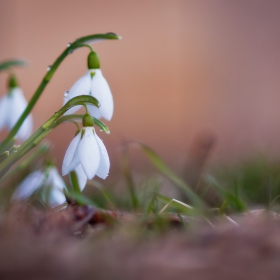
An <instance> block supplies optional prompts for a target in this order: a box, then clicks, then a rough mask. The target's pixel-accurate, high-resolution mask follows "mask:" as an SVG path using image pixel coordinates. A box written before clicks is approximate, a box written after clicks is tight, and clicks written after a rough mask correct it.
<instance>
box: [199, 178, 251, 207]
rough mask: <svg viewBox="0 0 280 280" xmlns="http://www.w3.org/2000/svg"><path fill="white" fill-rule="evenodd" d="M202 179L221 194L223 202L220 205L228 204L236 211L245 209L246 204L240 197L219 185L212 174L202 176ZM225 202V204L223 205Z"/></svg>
mask: <svg viewBox="0 0 280 280" xmlns="http://www.w3.org/2000/svg"><path fill="white" fill-rule="evenodd" d="M204 180H205V181H206V182H207V183H209V184H210V185H211V186H212V187H214V188H215V189H216V190H217V191H218V193H219V194H220V195H221V196H222V198H223V201H224V202H223V204H222V206H221V207H224V208H226V207H227V206H230V207H231V208H233V209H234V210H235V211H238V212H243V211H246V210H247V206H246V204H245V203H244V202H243V201H242V200H241V199H240V197H239V196H238V195H236V194H234V193H232V192H230V191H228V190H226V189H225V188H223V187H222V186H220V184H219V182H218V181H217V180H216V179H215V178H214V177H213V176H210V175H207V176H205V177H204ZM225 203H226V206H224V204H225ZM222 212H225V209H222Z"/></svg>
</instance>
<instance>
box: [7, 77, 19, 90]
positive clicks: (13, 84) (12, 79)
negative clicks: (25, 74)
mask: <svg viewBox="0 0 280 280" xmlns="http://www.w3.org/2000/svg"><path fill="white" fill-rule="evenodd" d="M16 87H18V81H17V79H16V76H15V75H13V74H12V75H11V76H10V77H9V80H8V89H9V90H12V89H13V88H16Z"/></svg>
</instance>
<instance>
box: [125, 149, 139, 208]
mask: <svg viewBox="0 0 280 280" xmlns="http://www.w3.org/2000/svg"><path fill="white" fill-rule="evenodd" d="M121 170H122V173H123V175H124V178H125V179H126V183H127V187H128V190H129V193H130V197H131V202H132V205H133V209H134V210H137V209H138V208H139V199H138V195H137V192H136V188H135V183H134V181H133V177H132V174H131V170H130V168H129V164H128V151H127V149H125V150H124V151H123V153H122V158H121Z"/></svg>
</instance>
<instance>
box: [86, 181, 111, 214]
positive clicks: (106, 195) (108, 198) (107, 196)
mask: <svg viewBox="0 0 280 280" xmlns="http://www.w3.org/2000/svg"><path fill="white" fill-rule="evenodd" d="M88 185H90V186H94V187H96V188H97V189H98V190H100V192H101V193H102V195H103V197H104V198H105V200H106V201H107V203H108V205H109V206H110V207H111V208H112V209H116V204H115V202H114V201H113V198H112V196H111V194H110V193H109V191H108V190H106V189H105V188H104V186H103V185H102V184H101V183H99V182H98V181H96V180H90V181H88Z"/></svg>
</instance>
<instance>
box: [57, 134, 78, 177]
mask: <svg viewBox="0 0 280 280" xmlns="http://www.w3.org/2000/svg"><path fill="white" fill-rule="evenodd" d="M80 139H81V132H80V133H78V134H77V135H76V137H75V138H74V139H73V140H72V141H71V143H70V145H69V147H68V149H67V151H66V153H65V156H64V159H63V163H62V175H63V176H64V175H66V174H68V173H69V166H70V164H71V162H72V160H73V157H74V154H75V152H76V149H77V147H78V144H79V142H80Z"/></svg>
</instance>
